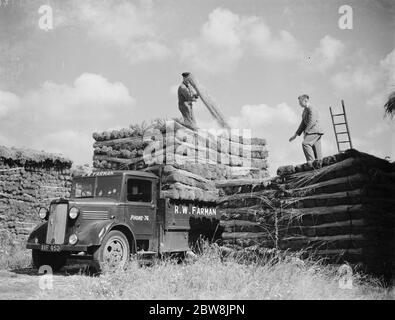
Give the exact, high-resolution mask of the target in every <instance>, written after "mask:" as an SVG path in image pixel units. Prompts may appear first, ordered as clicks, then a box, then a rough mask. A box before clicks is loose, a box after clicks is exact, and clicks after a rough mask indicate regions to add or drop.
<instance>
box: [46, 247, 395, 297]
mask: <svg viewBox="0 0 395 320" xmlns="http://www.w3.org/2000/svg"><path fill="white" fill-rule="evenodd" d="M339 280H340V276H339V275H338V274H337V268H334V267H331V266H327V265H324V264H323V263H322V262H319V261H318V262H317V261H314V260H311V259H308V260H301V259H299V257H298V255H295V254H285V255H284V254H271V255H268V256H259V257H256V259H245V257H243V256H237V255H233V256H231V255H228V256H225V257H224V255H223V252H222V251H221V250H220V249H219V248H218V247H217V246H210V247H206V248H205V250H204V253H203V254H201V255H199V256H198V258H197V259H196V260H195V261H193V262H188V263H186V262H184V263H181V264H180V263H178V262H177V261H176V260H172V259H165V260H158V261H156V262H155V263H154V264H153V265H152V266H149V267H139V266H138V264H137V263H136V262H131V263H130V264H129V265H128V267H127V270H125V271H123V270H122V271H116V272H112V273H110V272H108V273H105V274H102V275H100V276H98V277H82V278H81V279H80V280H79V281H78V282H76V283H75V284H74V285H73V286H72V287H71V288H68V292H67V295H65V293H62V292H57V293H56V294H55V296H58V297H64V296H67V298H73V299H209V300H211V299H386V298H390V297H391V294H390V293H389V292H388V291H387V290H386V289H384V288H383V287H382V286H381V285H380V283H379V282H377V281H376V280H374V279H372V278H369V277H367V276H362V275H358V274H356V275H354V276H353V286H352V288H351V289H342V288H341V287H340V286H339ZM60 289H61V288H60ZM41 298H54V292H52V293H50V292H47V293H43V294H42V296H41Z"/></svg>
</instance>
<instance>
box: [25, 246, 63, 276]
mask: <svg viewBox="0 0 395 320" xmlns="http://www.w3.org/2000/svg"><path fill="white" fill-rule="evenodd" d="M32 260H33V266H34V267H35V268H37V269H38V268H40V267H41V266H45V265H47V266H50V267H51V268H52V271H59V270H60V269H61V268H62V267H63V266H64V265H65V264H66V261H67V254H66V253H64V252H46V251H40V250H37V249H33V250H32Z"/></svg>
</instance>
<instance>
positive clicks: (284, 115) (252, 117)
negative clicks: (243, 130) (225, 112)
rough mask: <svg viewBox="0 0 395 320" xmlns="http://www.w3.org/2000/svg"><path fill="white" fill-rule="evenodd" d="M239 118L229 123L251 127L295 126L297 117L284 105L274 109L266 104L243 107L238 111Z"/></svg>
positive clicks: (232, 119) (281, 104)
mask: <svg viewBox="0 0 395 320" xmlns="http://www.w3.org/2000/svg"><path fill="white" fill-rule="evenodd" d="M240 116H241V118H240V117H236V118H234V117H233V118H231V122H232V121H233V123H234V124H235V125H236V126H237V122H240V120H241V122H242V123H243V124H249V125H251V126H252V127H256V126H261V125H268V124H273V123H284V124H296V123H298V121H299V117H298V115H297V114H296V113H295V111H294V110H293V109H292V108H291V107H289V106H288V105H287V104H286V103H280V104H278V105H277V106H275V107H269V106H268V105H266V104H259V105H244V106H243V107H242V108H241V111H240Z"/></svg>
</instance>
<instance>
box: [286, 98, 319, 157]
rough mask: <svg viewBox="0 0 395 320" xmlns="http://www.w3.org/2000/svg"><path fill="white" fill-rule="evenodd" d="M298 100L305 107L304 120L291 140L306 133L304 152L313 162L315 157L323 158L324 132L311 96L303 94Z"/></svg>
mask: <svg viewBox="0 0 395 320" xmlns="http://www.w3.org/2000/svg"><path fill="white" fill-rule="evenodd" d="M298 100H299V105H300V106H301V107H302V108H303V109H304V110H303V114H302V122H301V123H300V125H299V128H298V130H296V132H295V134H294V135H293V136H292V137H291V138H290V139H289V141H290V142H291V141H293V140H295V138H296V137H297V136H300V135H301V134H302V133H304V139H303V142H302V147H303V152H304V155H305V157H306V161H307V162H311V161H313V160H315V159H321V158H322V154H321V137H322V135H323V134H324V133H323V131H322V130H321V127H320V123H319V116H318V111H317V110H316V109H315V108H313V106H312V105H311V104H310V97H309V96H308V95H307V94H303V95H301V96H299V97H298Z"/></svg>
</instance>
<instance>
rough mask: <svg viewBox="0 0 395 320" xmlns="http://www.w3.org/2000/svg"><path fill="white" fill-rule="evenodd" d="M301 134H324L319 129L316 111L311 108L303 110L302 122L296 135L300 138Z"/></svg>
mask: <svg viewBox="0 0 395 320" xmlns="http://www.w3.org/2000/svg"><path fill="white" fill-rule="evenodd" d="M303 132H304V133H305V134H324V133H323V131H322V130H321V127H320V123H319V115H318V111H317V110H315V108H313V107H312V106H309V107H306V108H304V110H303V114H302V122H301V123H300V125H299V128H298V130H297V131H296V134H297V135H298V136H300V135H301V134H302V133H303Z"/></svg>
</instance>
